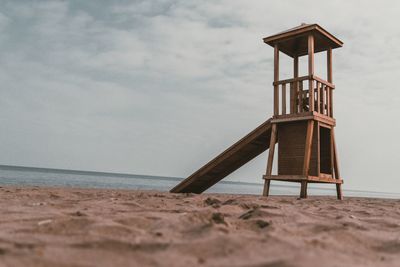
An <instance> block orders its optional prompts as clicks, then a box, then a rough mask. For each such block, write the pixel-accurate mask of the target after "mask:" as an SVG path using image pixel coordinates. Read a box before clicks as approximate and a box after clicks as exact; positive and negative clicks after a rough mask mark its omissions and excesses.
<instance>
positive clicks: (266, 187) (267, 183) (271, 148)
mask: <svg viewBox="0 0 400 267" xmlns="http://www.w3.org/2000/svg"><path fill="white" fill-rule="evenodd" d="M276 134H277V129H276V124H275V123H273V124H272V129H271V139H270V143H269V152H268V162H267V170H266V175H268V176H270V175H271V174H272V164H273V161H274V152H275V143H276ZM270 183H271V181H270V180H266V181H265V182H264V190H263V196H266V197H267V196H268V195H269V186H270Z"/></svg>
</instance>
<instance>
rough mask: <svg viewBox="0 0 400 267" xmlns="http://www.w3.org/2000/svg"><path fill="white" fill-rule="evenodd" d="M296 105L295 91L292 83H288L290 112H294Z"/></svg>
mask: <svg viewBox="0 0 400 267" xmlns="http://www.w3.org/2000/svg"><path fill="white" fill-rule="evenodd" d="M295 106H296V98H295V91H294V83H293V82H291V83H290V111H289V112H290V114H294V113H295V112H294V111H295Z"/></svg>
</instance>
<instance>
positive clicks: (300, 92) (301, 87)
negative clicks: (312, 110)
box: [298, 81, 303, 113]
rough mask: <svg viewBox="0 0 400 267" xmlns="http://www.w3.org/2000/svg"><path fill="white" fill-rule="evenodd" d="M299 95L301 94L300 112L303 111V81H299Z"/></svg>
mask: <svg viewBox="0 0 400 267" xmlns="http://www.w3.org/2000/svg"><path fill="white" fill-rule="evenodd" d="M298 87H299V88H298V89H299V91H298V96H299V111H298V112H299V113H302V112H303V81H299V84H298Z"/></svg>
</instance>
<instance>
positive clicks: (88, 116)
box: [0, 0, 400, 192]
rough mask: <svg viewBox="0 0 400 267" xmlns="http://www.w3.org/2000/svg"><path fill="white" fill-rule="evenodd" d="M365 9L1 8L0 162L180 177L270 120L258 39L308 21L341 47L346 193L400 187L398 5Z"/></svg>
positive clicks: (266, 68) (242, 173) (301, 5)
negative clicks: (325, 31) (340, 43)
mask: <svg viewBox="0 0 400 267" xmlns="http://www.w3.org/2000/svg"><path fill="white" fill-rule="evenodd" d="M368 2H371V1H368ZM374 2H375V3H372V4H371V3H367V1H329V2H326V1H322V2H321V1H232V0H226V1H186V0H182V1H172V0H166V1H151V0H146V1H79V0H77V1H6V0H0V31H1V34H0V123H1V130H0V164H11V165H25V166H39V167H52V168H71V169H82V170H97V171H113V172H128V173H135V174H150V175H162V176H178V177H186V176H188V175H189V174H191V173H192V172H193V171H195V170H196V169H197V168H198V167H200V166H201V165H203V164H204V163H205V162H207V161H208V160H210V159H211V158H212V157H213V156H215V155H217V154H218V153H219V152H221V151H222V150H224V149H225V148H227V147H228V146H229V145H230V144H232V143H233V142H235V141H237V140H238V139H239V138H241V137H242V136H243V135H244V134H246V133H248V132H249V131H251V130H252V129H253V128H255V127H256V126H258V125H259V124H261V123H262V122H263V121H265V120H266V119H268V118H269V117H270V116H271V114H272V111H273V107H272V85H271V84H272V79H273V74H272V68H273V63H272V56H273V49H272V48H271V47H269V46H268V45H265V44H264V43H263V42H262V38H263V37H265V36H268V35H271V34H274V33H277V32H279V31H282V30H286V29H288V28H291V27H294V26H297V25H299V24H300V23H302V22H306V23H318V24H320V25H321V26H322V27H324V28H325V29H327V30H328V31H329V32H331V33H332V34H334V35H335V36H337V37H338V38H339V39H341V40H342V41H343V42H344V46H343V48H340V49H336V50H334V52H333V60H334V61H333V63H334V77H333V78H334V83H335V84H336V90H335V99H334V100H335V116H336V119H337V127H336V136H337V145H338V149H339V160H340V165H341V173H342V176H343V178H344V179H345V188H346V189H361V190H376V191H389V192H400V177H399V175H398V173H399V171H398V170H399V166H400V154H399V151H400V145H399V144H400V142H399V135H400V126H399V123H398V121H399V118H398V117H399V115H400V107H399V104H400V88H399V86H398V85H399V77H400V45H399V44H400V28H399V26H398V25H399V22H398V14H399V11H400V2H399V1H383V2H382V1H374ZM324 59H325V54H323V55H318V56H317V66H316V70H317V74H320V76H323V77H324V75H325V65H324ZM282 64H283V65H284V66H283V70H282V75H281V77H282V78H285V77H287V78H289V77H290V74H291V73H290V70H291V66H290V64H291V61H290V60H289V59H288V58H285V56H283V55H282ZM285 64H286V65H285ZM302 71H303V72H304V71H305V68H302ZM266 158H267V155H266V154H265V153H264V154H262V155H260V156H259V157H258V158H257V159H255V160H254V161H253V162H251V163H250V164H249V165H246V166H244V167H243V168H242V169H240V170H239V171H237V172H236V173H234V174H233V175H231V176H230V177H229V178H227V179H231V180H241V181H251V182H261V176H262V174H264V172H265V162H266Z"/></svg>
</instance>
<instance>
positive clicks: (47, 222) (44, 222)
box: [38, 219, 53, 226]
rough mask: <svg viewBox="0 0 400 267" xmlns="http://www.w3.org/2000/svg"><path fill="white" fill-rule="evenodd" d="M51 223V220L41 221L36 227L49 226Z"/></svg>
mask: <svg viewBox="0 0 400 267" xmlns="http://www.w3.org/2000/svg"><path fill="white" fill-rule="evenodd" d="M52 222H53V220H50V219H49V220H43V221H40V222H38V225H39V226H41V225H45V224H49V223H52Z"/></svg>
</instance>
